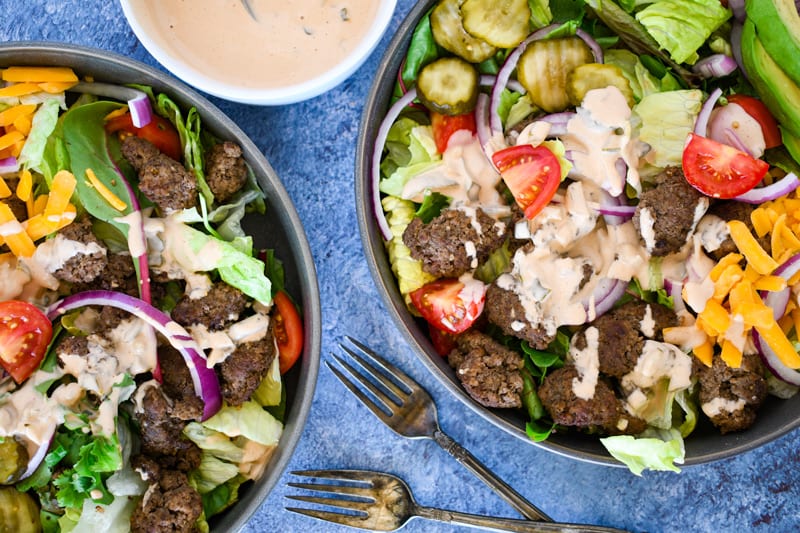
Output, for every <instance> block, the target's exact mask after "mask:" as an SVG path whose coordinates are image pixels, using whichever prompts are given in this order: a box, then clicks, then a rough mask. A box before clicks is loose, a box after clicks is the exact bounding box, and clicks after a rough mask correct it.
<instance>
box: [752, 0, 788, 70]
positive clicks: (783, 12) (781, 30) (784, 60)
mask: <svg viewBox="0 0 800 533" xmlns="http://www.w3.org/2000/svg"><path fill="white" fill-rule="evenodd" d="M745 10H746V13H747V19H748V20H750V21H752V22H753V24H755V26H756V32H757V33H758V38H759V39H761V43H762V44H763V45H764V48H765V49H766V50H767V53H768V54H769V55H770V56H772V58H773V59H774V60H775V61H776V62H777V63H778V64H779V65H781V66H782V67H783V70H784V71H785V72H786V74H787V75H788V76H789V77H790V78H791V79H792V80H793V81H794V82H795V83H797V84H798V85H800V15H798V13H797V6H796V5H795V2H794V0H746V2H745Z"/></svg>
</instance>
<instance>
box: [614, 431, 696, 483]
mask: <svg viewBox="0 0 800 533" xmlns="http://www.w3.org/2000/svg"><path fill="white" fill-rule="evenodd" d="M600 442H601V443H602V444H603V446H605V448H606V450H608V453H610V454H611V455H612V456H613V457H614V458H616V459H617V460H619V461H621V462H622V463H624V464H625V465H626V466H627V467H628V468H629V469H630V471H631V472H633V473H634V474H636V475H637V476H641V475H642V472H643V471H644V470H645V469H650V470H664V471H671V472H680V471H681V470H680V468H678V467H677V466H675V463H678V464H682V463H683V461H684V456H685V450H684V448H683V438H682V437H681V434H680V432H679V431H677V430H675V429H671V430H667V431H659V432H655V431H649V430H648V431H646V432H645V433H643V434H642V436H640V437H632V436H631V435H617V436H614V437H606V438H603V439H600Z"/></svg>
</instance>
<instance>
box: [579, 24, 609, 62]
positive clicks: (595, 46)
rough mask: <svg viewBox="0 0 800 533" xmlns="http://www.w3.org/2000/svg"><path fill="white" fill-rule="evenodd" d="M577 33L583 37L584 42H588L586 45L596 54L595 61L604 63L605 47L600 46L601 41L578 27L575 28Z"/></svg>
mask: <svg viewBox="0 0 800 533" xmlns="http://www.w3.org/2000/svg"><path fill="white" fill-rule="evenodd" d="M575 35H577V36H578V37H580V38H581V39H583V42H585V43H586V46H588V47H589V50H591V51H592V55H593V56H594V62H595V63H602V62H603V60H604V59H605V58H604V57H603V48H602V47H601V46H600V43H598V42H597V41H595V40H594V37H592V36H591V35H589V34H588V33H586V32H585V31H583V30H582V29H580V28H578V29H577V30H575Z"/></svg>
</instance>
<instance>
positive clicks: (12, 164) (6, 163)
mask: <svg viewBox="0 0 800 533" xmlns="http://www.w3.org/2000/svg"><path fill="white" fill-rule="evenodd" d="M18 170H19V161H17V158H16V157H14V156H13V155H12V156H9V157H6V158H3V159H0V174H10V173H12V172H17V171H18Z"/></svg>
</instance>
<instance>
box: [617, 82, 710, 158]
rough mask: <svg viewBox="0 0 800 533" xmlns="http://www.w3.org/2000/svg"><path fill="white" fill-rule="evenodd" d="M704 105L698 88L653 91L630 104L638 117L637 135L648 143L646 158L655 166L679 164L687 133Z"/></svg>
mask: <svg viewBox="0 0 800 533" xmlns="http://www.w3.org/2000/svg"><path fill="white" fill-rule="evenodd" d="M702 106H703V92H702V91H700V90H697V89H690V90H682V91H668V92H659V93H653V94H650V95H647V96H645V97H644V98H642V101H641V102H639V103H638V104H636V105H635V106H634V107H633V112H634V113H635V114H636V115H637V116H638V117H639V119H640V120H641V130H640V131H639V139H640V140H641V141H643V142H645V143H647V144H649V145H650V147H651V150H650V152H649V153H648V154H647V155H646V156H645V161H647V162H648V163H649V164H651V165H654V166H656V167H658V168H664V167H667V166H671V165H676V166H677V165H680V164H681V159H682V157H683V147H684V145H685V144H686V137H687V136H688V135H689V133H690V132H691V131H692V129H693V128H694V123H695V120H696V119H697V114H698V113H699V112H700V108H701V107H702Z"/></svg>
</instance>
